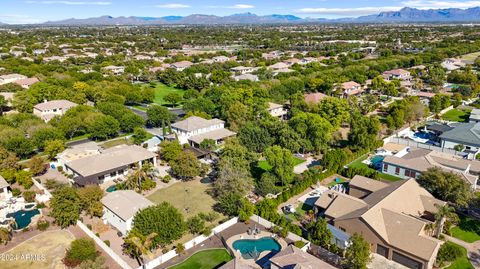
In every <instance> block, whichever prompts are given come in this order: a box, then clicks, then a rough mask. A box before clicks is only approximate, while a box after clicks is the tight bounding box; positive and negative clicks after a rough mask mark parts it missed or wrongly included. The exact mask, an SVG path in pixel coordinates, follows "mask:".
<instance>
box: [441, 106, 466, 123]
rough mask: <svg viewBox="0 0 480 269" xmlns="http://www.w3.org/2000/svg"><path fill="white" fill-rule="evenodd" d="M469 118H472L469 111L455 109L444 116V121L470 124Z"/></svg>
mask: <svg viewBox="0 0 480 269" xmlns="http://www.w3.org/2000/svg"><path fill="white" fill-rule="evenodd" d="M469 117H470V111H469V110H460V109H457V108H454V109H452V110H450V111H448V112H447V113H445V114H443V115H442V119H444V120H448V121H456V122H468V118H469Z"/></svg>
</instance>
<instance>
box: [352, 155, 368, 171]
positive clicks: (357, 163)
mask: <svg viewBox="0 0 480 269" xmlns="http://www.w3.org/2000/svg"><path fill="white" fill-rule="evenodd" d="M367 158H368V153H366V154H364V155H362V156H360V157H358V158H357V159H356V160H354V161H353V162H351V163H349V164H348V165H347V166H348V167H352V168H363V167H368V165H366V164H364V163H362V162H363V161H365V160H366V159H367Z"/></svg>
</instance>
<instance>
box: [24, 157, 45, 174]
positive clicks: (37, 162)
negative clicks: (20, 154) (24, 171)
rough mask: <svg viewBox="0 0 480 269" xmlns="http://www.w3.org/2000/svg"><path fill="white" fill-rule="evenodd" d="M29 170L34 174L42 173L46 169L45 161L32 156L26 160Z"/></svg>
mask: <svg viewBox="0 0 480 269" xmlns="http://www.w3.org/2000/svg"><path fill="white" fill-rule="evenodd" d="M28 168H29V171H30V172H32V174H33V175H34V176H38V175H41V174H43V173H44V172H45V171H46V170H47V169H46V167H45V162H44V161H43V159H42V158H41V157H38V156H34V157H33V158H31V159H30V161H28Z"/></svg>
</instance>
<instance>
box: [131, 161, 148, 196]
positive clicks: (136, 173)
mask: <svg viewBox="0 0 480 269" xmlns="http://www.w3.org/2000/svg"><path fill="white" fill-rule="evenodd" d="M152 173H153V165H152V164H151V163H145V164H144V165H143V166H142V167H140V168H139V167H135V168H134V169H133V171H132V173H131V174H130V175H129V176H128V178H127V181H126V182H125V186H126V187H127V189H130V190H134V191H136V192H139V193H140V192H141V191H142V182H143V181H145V180H147V179H151V176H152Z"/></svg>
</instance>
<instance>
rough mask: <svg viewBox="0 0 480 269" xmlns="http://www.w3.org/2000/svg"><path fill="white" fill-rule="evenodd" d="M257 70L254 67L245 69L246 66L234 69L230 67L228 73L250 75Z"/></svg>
mask: <svg viewBox="0 0 480 269" xmlns="http://www.w3.org/2000/svg"><path fill="white" fill-rule="evenodd" d="M257 69H258V68H256V67H247V66H236V67H232V68H230V71H231V72H233V73H235V74H237V73H239V74H248V73H252V72H254V71H255V70H257Z"/></svg>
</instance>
